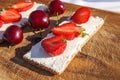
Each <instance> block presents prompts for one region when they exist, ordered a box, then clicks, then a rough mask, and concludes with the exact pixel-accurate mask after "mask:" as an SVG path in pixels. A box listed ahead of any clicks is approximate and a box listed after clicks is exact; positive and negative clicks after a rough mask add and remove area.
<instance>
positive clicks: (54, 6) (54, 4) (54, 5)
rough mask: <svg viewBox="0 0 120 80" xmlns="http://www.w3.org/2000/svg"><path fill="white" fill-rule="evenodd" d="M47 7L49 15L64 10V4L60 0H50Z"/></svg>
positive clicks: (61, 12)
mask: <svg viewBox="0 0 120 80" xmlns="http://www.w3.org/2000/svg"><path fill="white" fill-rule="evenodd" d="M48 8H49V13H50V15H60V14H63V13H64V11H65V6H64V4H63V3H62V2H61V1H60V0H52V1H51V2H50V4H49V6H48Z"/></svg>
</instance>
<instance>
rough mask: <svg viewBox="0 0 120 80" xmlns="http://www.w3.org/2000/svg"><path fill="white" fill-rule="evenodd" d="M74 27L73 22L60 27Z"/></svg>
mask: <svg viewBox="0 0 120 80" xmlns="http://www.w3.org/2000/svg"><path fill="white" fill-rule="evenodd" d="M68 26H69V27H76V24H75V23H73V22H67V23H65V24H62V25H60V27H68Z"/></svg>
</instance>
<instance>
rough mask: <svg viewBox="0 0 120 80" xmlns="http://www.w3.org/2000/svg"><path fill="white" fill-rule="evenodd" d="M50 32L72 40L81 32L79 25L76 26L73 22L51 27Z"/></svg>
mask: <svg viewBox="0 0 120 80" xmlns="http://www.w3.org/2000/svg"><path fill="white" fill-rule="evenodd" d="M52 32H53V34H55V35H62V36H64V38H65V39H67V40H73V39H74V38H75V37H77V36H78V35H79V34H80V33H81V27H78V26H76V25H75V24H73V23H65V24H62V25H60V26H57V27H54V28H52Z"/></svg>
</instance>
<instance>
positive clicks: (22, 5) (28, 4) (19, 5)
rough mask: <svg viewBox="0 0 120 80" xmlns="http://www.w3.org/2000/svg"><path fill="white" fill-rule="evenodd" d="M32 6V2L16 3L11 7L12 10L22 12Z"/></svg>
mask: <svg viewBox="0 0 120 80" xmlns="http://www.w3.org/2000/svg"><path fill="white" fill-rule="evenodd" d="M33 5H34V2H17V3H15V4H14V5H13V8H15V9H16V10H18V11H19V12H22V11H27V10H28V9H30V8H32V6H33Z"/></svg>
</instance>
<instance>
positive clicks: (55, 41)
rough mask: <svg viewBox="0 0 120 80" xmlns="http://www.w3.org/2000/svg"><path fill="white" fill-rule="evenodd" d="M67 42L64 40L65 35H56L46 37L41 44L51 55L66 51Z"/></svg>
mask: <svg viewBox="0 0 120 80" xmlns="http://www.w3.org/2000/svg"><path fill="white" fill-rule="evenodd" d="M66 45H67V43H66V42H65V41H64V38H63V36H54V37H51V38H47V39H44V40H43V41H42V42H41V46H42V47H43V48H44V50H45V51H46V52H47V53H48V54H49V55H51V56H57V55H60V54H62V53H63V52H64V50H65V48H66Z"/></svg>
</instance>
